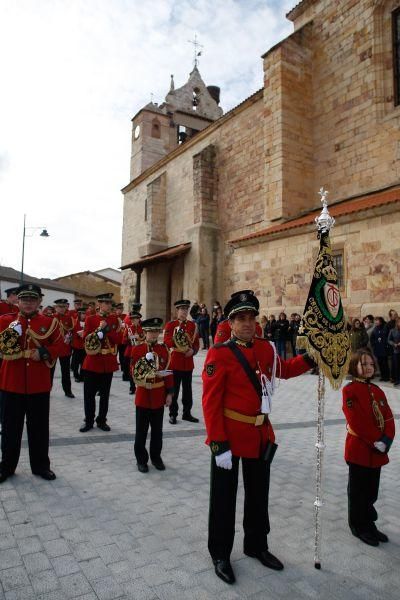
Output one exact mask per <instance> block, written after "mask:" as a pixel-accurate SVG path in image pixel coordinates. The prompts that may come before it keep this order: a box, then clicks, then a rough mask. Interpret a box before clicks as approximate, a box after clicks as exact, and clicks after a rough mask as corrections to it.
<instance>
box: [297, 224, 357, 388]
mask: <svg viewBox="0 0 400 600" xmlns="http://www.w3.org/2000/svg"><path fill="white" fill-rule="evenodd" d="M319 237H320V247H319V253H318V258H317V262H316V264H315V269H314V275H313V279H312V282H311V287H310V291H309V293H308V298H307V302H306V306H305V309H304V314H303V318H302V323H301V326H300V328H299V334H298V337H297V347H298V348H303V349H305V350H307V352H308V353H309V354H310V356H312V358H313V359H314V360H315V362H316V363H317V364H318V366H319V368H320V369H321V370H322V372H323V373H324V375H325V376H326V377H327V378H328V379H329V381H330V383H331V385H332V387H333V388H334V389H338V388H339V387H340V386H341V383H342V381H343V379H344V378H345V377H346V375H347V370H348V366H349V361H350V337H349V334H348V331H347V327H346V319H345V315H344V311H343V305H342V299H341V296H340V291H339V287H338V281H337V273H336V270H335V268H334V266H333V261H332V250H331V245H330V240H329V232H324V233H319Z"/></svg>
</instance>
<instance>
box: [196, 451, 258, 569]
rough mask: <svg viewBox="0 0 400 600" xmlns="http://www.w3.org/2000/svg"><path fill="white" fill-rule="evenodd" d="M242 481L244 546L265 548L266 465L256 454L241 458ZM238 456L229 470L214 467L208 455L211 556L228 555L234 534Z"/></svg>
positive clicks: (209, 547) (245, 547)
mask: <svg viewBox="0 0 400 600" xmlns="http://www.w3.org/2000/svg"><path fill="white" fill-rule="evenodd" d="M242 471H243V483H244V517H243V530H244V543H243V546H244V549H245V550H246V551H248V552H262V551H264V550H267V549H268V541H267V536H268V533H269V531H270V527H269V515H268V496H269V476H270V465H269V464H268V463H266V462H265V461H264V460H262V459H259V458H242ZM238 474H239V458H238V457H237V456H234V457H233V459H232V469H231V470H230V471H228V470H226V469H222V468H220V467H217V465H216V462H215V458H214V457H212V458H211V483H210V511H209V520H208V550H209V552H210V554H211V557H212V558H213V559H229V557H230V554H231V552H232V547H233V540H234V537H235V515H236V495H237V486H238Z"/></svg>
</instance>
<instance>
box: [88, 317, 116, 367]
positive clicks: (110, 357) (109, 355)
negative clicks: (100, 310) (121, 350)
mask: <svg viewBox="0 0 400 600" xmlns="http://www.w3.org/2000/svg"><path fill="white" fill-rule="evenodd" d="M101 321H106V323H107V325H108V327H109V331H108V333H106V334H104V337H103V339H102V340H101V350H100V352H99V353H98V354H87V355H86V357H85V360H84V361H83V365H82V368H83V369H84V370H85V371H93V372H94V373H112V372H113V371H118V361H117V356H116V354H117V351H118V344H119V343H120V340H121V332H120V328H121V323H120V320H119V319H118V317H117V316H116V315H113V314H110V315H107V316H101V315H100V314H97V315H92V316H89V317H86V320H85V330H84V333H83V337H84V339H86V337H87V336H88V335H89V333H93V332H94V331H96V329H98V328H99V327H100V322H101Z"/></svg>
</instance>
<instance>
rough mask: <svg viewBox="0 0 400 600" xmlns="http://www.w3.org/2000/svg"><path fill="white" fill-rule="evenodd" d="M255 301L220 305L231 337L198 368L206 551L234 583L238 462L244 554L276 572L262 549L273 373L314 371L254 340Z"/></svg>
mask: <svg viewBox="0 0 400 600" xmlns="http://www.w3.org/2000/svg"><path fill="white" fill-rule="evenodd" d="M258 309H259V302H258V300H257V298H256V297H255V295H254V294H253V293H250V292H249V291H246V292H242V293H240V294H233V295H232V298H231V300H230V301H229V302H228V304H227V305H226V306H225V309H224V312H225V316H226V317H227V318H228V319H229V323H230V326H231V329H232V338H231V339H230V340H229V341H227V342H225V343H224V344H217V345H216V346H214V347H213V348H211V349H210V350H209V351H208V353H207V357H206V360H205V363H204V370H203V375H202V379H203V412H204V421H205V424H206V430H207V444H209V446H210V449H211V453H212V458H211V490H210V514H209V532H208V548H209V552H210V554H211V557H212V559H213V562H214V567H215V572H216V574H217V575H218V577H220V578H221V579H222V580H223V581H225V582H226V583H234V581H235V575H234V573H233V570H232V567H231V564H230V554H231V551H232V546H233V540H234V534H235V511H236V493H237V485H238V470H239V460H240V459H241V460H242V470H243V480H244V490H245V501H244V521H243V528H244V553H245V554H247V555H248V556H252V557H254V558H257V559H258V560H259V561H260V562H261V563H262V564H263V565H264V566H266V567H269V568H271V569H275V570H281V569H283V564H282V563H281V561H280V560H278V559H277V558H276V557H275V556H273V555H272V554H271V553H270V552H269V551H268V542H267V536H268V533H269V530H270V527H269V516H268V490H269V477H270V463H271V460H272V456H273V453H274V451H275V448H276V446H275V444H274V441H275V436H274V431H273V428H272V425H271V422H270V420H269V413H270V411H271V395H272V392H273V387H274V380H275V375H279V377H282V378H283V379H289V378H290V377H296V376H297V375H300V374H301V373H305V372H306V371H308V370H309V369H310V368H311V367H312V366H313V364H314V363H313V361H311V360H310V359H309V358H308V355H305V354H304V355H302V356H298V357H296V358H292V359H290V360H287V361H280V360H279V357H277V355H276V350H275V348H274V347H273V346H272V345H271V344H270V343H269V342H268V341H267V340H266V339H260V338H258V337H256V336H255V332H256V315H258Z"/></svg>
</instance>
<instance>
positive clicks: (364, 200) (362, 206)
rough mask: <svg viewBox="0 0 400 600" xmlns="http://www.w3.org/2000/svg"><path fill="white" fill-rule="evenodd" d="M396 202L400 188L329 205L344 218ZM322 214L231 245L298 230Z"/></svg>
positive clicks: (297, 219)
mask: <svg viewBox="0 0 400 600" xmlns="http://www.w3.org/2000/svg"><path fill="white" fill-rule="evenodd" d="M394 202H400V187H396V188H395V189H393V188H392V189H390V190H385V191H382V192H379V193H373V194H370V195H368V196H362V197H361V198H360V197H359V198H353V199H350V200H343V201H341V202H338V203H337V204H331V205H329V213H330V215H331V216H332V217H336V218H337V217H343V216H345V215H350V214H353V213H358V212H361V211H363V210H368V209H371V208H376V207H378V206H383V205H385V204H392V203H394ZM320 212H321V209H320V208H318V209H317V210H313V211H311V212H310V213H308V214H307V215H304V216H303V217H298V218H296V219H292V220H291V221H286V222H285V223H278V224H277V225H272V226H271V227H267V228H266V229H261V230H260V231H255V232H253V233H249V234H247V235H244V236H242V237H240V238H236V239H234V240H229V243H230V244H237V243H240V242H245V241H247V240H252V239H255V238H261V237H268V236H270V235H273V234H275V233H282V232H284V231H289V230H291V229H296V228H298V227H302V226H304V225H310V224H312V223H313V222H314V219H315V217H317V216H318V215H319V213H320Z"/></svg>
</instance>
